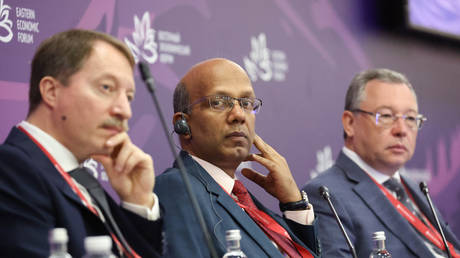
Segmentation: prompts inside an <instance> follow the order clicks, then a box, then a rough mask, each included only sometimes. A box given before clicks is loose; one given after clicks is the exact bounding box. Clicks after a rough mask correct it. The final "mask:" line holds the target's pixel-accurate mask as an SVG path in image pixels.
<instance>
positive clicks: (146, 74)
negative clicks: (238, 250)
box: [139, 62, 218, 258]
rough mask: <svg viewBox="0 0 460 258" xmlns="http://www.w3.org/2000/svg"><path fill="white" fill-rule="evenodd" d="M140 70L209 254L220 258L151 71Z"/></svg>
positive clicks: (144, 68)
mask: <svg viewBox="0 0 460 258" xmlns="http://www.w3.org/2000/svg"><path fill="white" fill-rule="evenodd" d="M139 70H140V72H141V76H142V80H143V81H144V83H145V85H146V86H147V89H148V90H149V92H150V95H151V96H152V99H153V103H154V104H155V107H156V110H157V112H158V116H159V117H160V121H161V124H162V126H163V130H164V133H165V135H166V138H167V139H168V143H169V147H170V148H171V152H172V154H173V156H174V158H175V160H176V161H177V164H178V165H179V171H180V174H181V176H182V180H183V181H184V184H185V189H186V190H187V193H188V196H189V197H190V200H191V202H192V207H193V210H194V212H195V215H196V217H197V219H198V222H199V224H200V227H201V230H202V231H203V235H204V237H205V239H206V244H207V245H208V249H209V252H210V253H211V257H213V258H218V256H217V252H216V249H215V248H214V243H213V242H212V239H211V235H210V234H209V231H208V229H207V227H206V224H205V222H204V218H203V214H202V212H201V209H200V207H199V205H198V201H197V200H196V197H195V194H194V193H193V190H192V187H191V185H190V181H189V179H188V175H187V172H186V169H185V166H184V162H183V161H182V158H181V157H180V156H179V154H178V153H177V152H176V150H175V149H174V143H173V140H172V137H171V135H170V134H169V133H168V131H169V130H168V126H167V125H166V121H165V119H164V117H163V112H162V111H161V107H160V104H159V102H158V99H157V96H156V94H155V86H154V84H153V78H152V76H151V75H150V69H149V67H148V65H147V64H146V63H144V62H139Z"/></svg>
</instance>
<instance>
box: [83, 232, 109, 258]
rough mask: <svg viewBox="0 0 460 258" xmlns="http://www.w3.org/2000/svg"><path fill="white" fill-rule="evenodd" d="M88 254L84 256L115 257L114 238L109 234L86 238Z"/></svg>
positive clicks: (84, 257)
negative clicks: (113, 250) (113, 251)
mask: <svg viewBox="0 0 460 258" xmlns="http://www.w3.org/2000/svg"><path fill="white" fill-rule="evenodd" d="M85 251H86V254H85V256H83V258H115V257H116V256H115V255H114V254H113V253H112V238H110V237H109V236H92V237H86V238H85Z"/></svg>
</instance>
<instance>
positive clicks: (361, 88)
mask: <svg viewBox="0 0 460 258" xmlns="http://www.w3.org/2000/svg"><path fill="white" fill-rule="evenodd" d="M372 80H379V81H382V82H386V83H398V84H399V83H401V84H404V85H406V86H407V87H408V88H409V89H410V90H411V91H412V93H413V94H414V96H415V99H416V100H417V94H416V93H415V90H414V87H412V84H411V83H410V82H409V79H407V77H406V76H405V75H404V74H402V73H399V72H396V71H393V70H390V69H384V68H378V69H370V70H365V71H362V72H360V73H358V74H357V75H355V77H353V79H352V80H351V83H350V86H349V87H348V90H347V95H346V97H345V110H349V111H352V110H354V109H358V108H359V105H360V104H361V102H362V101H363V100H364V98H365V97H366V94H365V89H366V85H367V83H368V82H370V81H372ZM346 137H347V135H346V133H345V132H344V138H346Z"/></svg>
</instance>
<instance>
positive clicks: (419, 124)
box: [351, 108, 428, 131]
mask: <svg viewBox="0 0 460 258" xmlns="http://www.w3.org/2000/svg"><path fill="white" fill-rule="evenodd" d="M351 112H358V113H363V114H368V115H370V116H373V117H375V124H376V125H380V126H388V127H389V126H392V125H394V123H395V122H396V120H398V118H402V119H403V120H404V122H405V124H406V125H407V127H409V128H411V129H413V130H414V131H417V130H420V129H421V128H422V125H423V123H424V122H425V121H426V120H428V119H427V118H426V117H425V116H424V115H422V114H417V115H416V116H415V123H416V126H415V127H412V126H411V125H410V124H409V123H408V120H407V117H409V116H408V115H393V114H392V115H391V118H392V120H393V123H391V124H388V125H384V124H381V123H380V124H379V118H380V117H381V115H382V113H380V112H375V113H374V112H370V111H366V110H362V109H359V108H357V109H353V110H351Z"/></svg>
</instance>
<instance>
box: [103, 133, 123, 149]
mask: <svg viewBox="0 0 460 258" xmlns="http://www.w3.org/2000/svg"><path fill="white" fill-rule="evenodd" d="M126 139H128V140H129V136H128V134H127V133H126V132H122V133H118V134H115V135H114V136H112V137H110V138H109V139H108V140H107V141H106V142H105V146H107V147H115V146H117V145H119V144H120V143H122V142H123V141H125V140H126Z"/></svg>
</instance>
